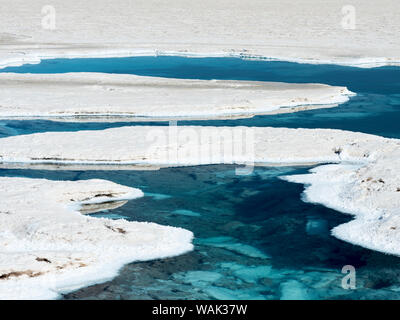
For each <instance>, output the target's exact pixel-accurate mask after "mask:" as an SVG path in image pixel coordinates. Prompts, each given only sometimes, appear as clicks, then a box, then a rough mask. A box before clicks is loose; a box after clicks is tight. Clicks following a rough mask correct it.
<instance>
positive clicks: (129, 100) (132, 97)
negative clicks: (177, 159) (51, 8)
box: [0, 73, 352, 121]
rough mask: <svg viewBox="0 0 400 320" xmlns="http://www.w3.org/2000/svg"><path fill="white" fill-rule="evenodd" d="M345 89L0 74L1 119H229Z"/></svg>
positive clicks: (331, 96)
mask: <svg viewBox="0 0 400 320" xmlns="http://www.w3.org/2000/svg"><path fill="white" fill-rule="evenodd" d="M349 95H352V93H351V92H350V91H348V90H347V89H346V88H345V87H335V86H328V85H322V84H286V83H276V82H254V81H221V80H211V81H205V80H181V79H166V78H155V77H140V76H134V75H115V74H102V73H70V74H52V75H47V74H44V75H42V74H36V75H35V74H0V117H1V118H10V117H16V118H23V117H31V118H35V117H37V118H61V119H65V118H69V119H70V118H73V119H77V118H79V117H84V120H85V121H87V120H88V119H91V120H95V121H108V120H110V119H114V120H115V119H116V118H121V117H122V118H124V119H125V118H126V117H129V118H128V119H136V120H137V119H141V118H145V119H147V120H148V119H149V118H151V119H158V118H160V119H163V118H174V117H175V118H186V119H187V118H192V119H193V118H208V119H209V118H224V117H225V118H230V117H232V116H247V117H248V116H252V115H254V114H260V113H277V112H279V113H281V112H294V111H299V110H307V109H312V108H318V107H323V106H326V105H328V106H334V105H336V104H339V103H343V102H346V101H347V100H348V99H349Z"/></svg>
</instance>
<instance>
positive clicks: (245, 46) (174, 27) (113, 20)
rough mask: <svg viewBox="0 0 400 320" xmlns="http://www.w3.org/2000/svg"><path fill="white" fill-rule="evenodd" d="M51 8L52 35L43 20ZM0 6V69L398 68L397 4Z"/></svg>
mask: <svg viewBox="0 0 400 320" xmlns="http://www.w3.org/2000/svg"><path fill="white" fill-rule="evenodd" d="M49 4H50V5H52V6H53V7H54V9H55V12H56V24H55V27H56V29H55V30H49V29H46V28H43V27H42V23H41V22H42V19H43V17H45V14H42V8H43V7H44V6H46V5H49ZM346 5H352V6H353V7H354V9H355V18H356V20H355V25H354V26H355V29H346V28H348V26H349V24H348V23H347V24H345V26H347V27H345V28H343V24H342V22H346V21H348V20H347V19H346V15H348V11H347V13H346V11H344V12H343V11H342V10H343V7H344V6H346ZM1 7H2V8H1V9H2V10H1V13H0V17H1V19H0V30H2V32H0V65H10V64H20V63H22V62H27V61H30V62H35V61H36V62H37V61H39V60H40V59H41V58H46V57H47V58H49V57H84V56H116V55H120V56H129V55H148V54H180V55H187V56H191V55H202V56H248V57H268V58H277V59H283V60H288V61H307V62H311V63H322V62H328V63H339V64H347V65H358V66H376V65H388V64H393V65H398V64H399V62H400V41H399V40H398V39H399V37H398V34H399V33H400V21H399V19H398V14H399V11H400V3H399V2H398V1H397V0H382V1H379V3H377V2H376V1H374V0H353V1H351V2H350V3H349V1H347V0H326V1H324V2H323V5H322V4H321V1H319V0H298V1H295V2H294V1H291V0H251V1H246V2H243V1H240V0H220V1H212V0H204V1H196V0H173V1H168V2H160V1H157V0H134V1H129V2H127V1H124V0H115V1H112V2H110V1H106V0H88V1H85V2H82V1H78V0H70V1H61V0H53V1H51V3H49V2H48V1H46V0H28V1H27V0H2V1H1ZM47 13H48V11H47ZM48 25H49V24H48ZM350 28H351V25H350Z"/></svg>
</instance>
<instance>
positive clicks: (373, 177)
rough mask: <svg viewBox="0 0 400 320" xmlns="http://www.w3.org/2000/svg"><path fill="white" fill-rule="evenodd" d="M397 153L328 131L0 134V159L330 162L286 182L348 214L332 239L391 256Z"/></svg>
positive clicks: (395, 147) (397, 222) (145, 129)
mask: <svg viewBox="0 0 400 320" xmlns="http://www.w3.org/2000/svg"><path fill="white" fill-rule="evenodd" d="M235 148H238V149H236V151H235ZM399 156H400V141H399V140H397V139H387V138H382V137H379V136H373V135H368V134H363V133H355V132H349V131H341V130H331V129H287V128H247V127H234V128H232V127H219V128H215V127H195V126H193V127H190V126H182V127H179V126H178V127H174V126H171V127H157V126H155V127H149V126H135V127H122V128H113V129H108V130H103V131H79V132H49V133H37V134H32V135H25V136H14V137H8V138H3V139H0V157H1V160H2V162H3V163H7V162H19V163H25V164H26V165H29V164H37V163H40V164H46V163H47V164H87V165H92V166H96V165H104V164H125V165H126V164H146V165H152V164H153V165H156V166H181V165H199V164H210V163H215V164H217V163H226V164H230V163H237V164H240V163H242V164H243V163H244V164H246V165H247V169H246V168H245V169H244V170H243V172H241V174H246V170H247V173H248V172H251V165H252V162H253V164H282V163H285V164H309V163H336V164H335V165H329V166H321V167H317V168H316V169H314V171H313V172H312V173H311V174H308V175H301V176H291V177H287V179H288V180H289V181H292V182H299V183H304V184H306V185H307V187H306V191H305V195H306V199H308V200H309V201H311V202H315V203H321V204H324V205H326V206H329V207H332V208H335V209H337V210H340V211H342V212H347V213H350V214H353V215H354V216H355V218H356V219H355V220H353V221H352V222H350V223H347V224H343V225H341V226H338V227H337V228H335V229H334V230H333V234H334V235H335V236H337V237H339V238H340V239H343V240H346V241H349V242H352V243H355V244H359V245H362V246H364V247H367V248H371V249H374V250H379V251H383V252H387V253H392V254H400V249H399V248H400V236H399V234H398V233H397V232H396V230H398V229H400V218H398V217H399V209H398V208H400V177H399V172H400V168H399V162H398V157H399ZM110 169H112V166H111V167H110Z"/></svg>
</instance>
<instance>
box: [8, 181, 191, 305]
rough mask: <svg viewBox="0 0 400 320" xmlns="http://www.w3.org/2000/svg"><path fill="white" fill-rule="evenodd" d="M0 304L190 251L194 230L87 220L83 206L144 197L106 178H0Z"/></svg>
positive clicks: (72, 287) (68, 287) (52, 292)
mask: <svg viewBox="0 0 400 320" xmlns="http://www.w3.org/2000/svg"><path fill="white" fill-rule="evenodd" d="M0 192H1V201H0V215H1V219H2V223H1V226H0V243H1V248H2V249H1V252H0V278H1V279H0V280H1V281H0V299H53V298H56V297H57V296H58V295H59V294H60V293H63V292H67V291H71V290H75V289H77V288H80V287H83V286H87V285H90V284H94V283H98V282H102V281H106V280H109V279H111V278H113V277H114V276H115V275H116V274H117V272H118V270H119V268H121V267H122V266H123V265H124V264H126V263H129V262H132V261H138V260H150V259H157V258H164V257H169V256H174V255H178V254H181V253H184V252H187V251H190V250H191V249H192V244H191V240H192V236H193V235H192V233H191V232H189V231H186V230H184V229H180V228H173V227H167V226H161V225H157V224H154V223H144V222H140V223H139V222H128V221H126V220H110V219H105V218H93V217H88V216H84V215H82V214H81V213H79V212H78V211H77V210H79V208H80V206H81V205H82V204H88V203H91V204H93V203H96V204H98V205H100V204H102V203H103V204H107V203H108V202H110V201H118V200H119V201H120V200H129V199H134V198H138V197H141V196H143V193H142V192H141V191H140V190H138V189H135V188H129V187H125V186H121V185H118V184H115V183H112V182H109V181H105V180H86V181H73V182H72V181H50V180H44V179H27V178H4V177H2V178H0Z"/></svg>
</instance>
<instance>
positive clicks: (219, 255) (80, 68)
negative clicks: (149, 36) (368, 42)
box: [0, 57, 400, 299]
mask: <svg viewBox="0 0 400 320" xmlns="http://www.w3.org/2000/svg"><path fill="white" fill-rule="evenodd" d="M1 72H21V73H25V72H30V73H61V72H108V73H131V74H137V75H145V76H162V77H174V78H190V79H237V80H257V81H283V82H298V83H308V82H313V83H325V84H330V85H341V86H346V87H348V88H349V89H350V90H351V91H354V92H357V93H358V96H357V97H355V98H352V99H351V100H350V101H349V102H348V103H346V104H343V105H341V106H340V107H338V108H333V109H321V110H310V111H305V112H298V113H294V114H281V115H272V116H257V117H254V118H251V119H239V120H212V121H211V120H210V121H180V122H179V124H181V125H187V124H191V125H216V126H221V125H228V126H235V125H247V126H273V127H291V128H297V127H302V128H337V129H346V130H352V131H361V132H367V133H373V134H378V135H382V136H386V137H397V138H400V130H399V125H398V124H399V120H400V68H386V67H385V68H374V69H358V68H351V67H340V66H333V65H307V64H296V63H287V62H267V61H244V60H240V59H229V58H190V59H189V58H179V57H138V58H108V59H103V58H102V59H55V60H44V61H42V62H41V63H40V64H38V65H25V66H22V67H17V68H6V69H3V70H1ZM143 124H150V125H167V124H168V123H167V122H161V123H160V122H132V121H129V122H128V121H126V122H116V123H89V122H87V123H85V122H58V121H46V120H25V121H17V120H3V121H0V137H5V136H8V135H18V134H29V133H33V132H45V131H78V130H83V129H85V130H102V129H105V128H111V127H119V126H126V125H143ZM307 170H308V168H291V167H287V168H286V167H282V168H256V169H255V171H254V173H253V174H252V175H249V176H236V175H235V174H234V168H233V167H231V166H199V167H187V168H169V169H162V170H160V171H68V170H66V171H50V170H49V171H46V170H6V169H2V170H0V176H26V177H32V178H46V179H54V180H79V179H91V178H101V179H107V180H111V181H114V182H117V183H120V184H123V185H128V186H132V187H138V188H141V189H142V190H143V191H144V192H145V193H146V196H145V197H144V198H142V199H137V200H134V201H130V202H128V203H127V204H126V205H125V206H123V207H120V208H118V209H115V210H113V211H111V212H102V213H101V214H98V216H100V215H104V216H108V217H110V218H116V219H118V218H126V219H128V220H133V221H152V222H156V223H160V224H164V225H174V226H179V227H183V228H186V229H189V230H192V231H193V232H194V234H195V237H196V239H195V245H196V248H195V250H194V251H193V252H191V253H188V254H186V255H183V256H180V257H175V258H170V259H164V260H157V261H151V262H140V263H132V264H130V265H127V266H125V267H124V268H123V269H122V270H121V274H120V275H119V276H118V277H116V278H115V279H114V280H113V281H109V282H107V283H105V284H101V285H96V286H91V287H89V288H84V289H81V290H78V291H76V292H74V293H71V294H68V295H66V296H65V297H64V298H65V299H84V298H92V299H160V298H161V299H163V298H164V299H191V298H192V299H196V298H213V299H224V298H225V299H280V298H304V299H398V298H399V293H398V292H399V290H400V286H399V284H400V260H399V259H398V258H397V257H393V256H388V255H383V254H380V253H377V252H373V251H370V250H366V249H363V248H360V247H357V246H353V245H351V244H347V243H344V242H342V241H339V240H337V239H335V238H333V237H331V236H330V229H331V228H333V227H334V226H336V225H338V224H341V223H344V222H346V221H349V219H350V217H349V216H347V215H344V214H342V213H339V212H336V211H334V210H330V209H327V208H325V207H322V206H319V205H311V204H307V203H304V202H303V201H301V192H302V190H303V187H302V186H301V185H296V184H291V183H288V182H284V181H282V180H280V179H278V177H279V176H281V175H285V174H296V173H301V172H306V171H307ZM347 264H351V265H353V266H355V267H356V269H357V289H356V290H344V289H342V288H341V279H342V277H343V276H344V275H343V274H341V273H340V271H341V268H342V267H343V266H344V265H347Z"/></svg>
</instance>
